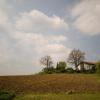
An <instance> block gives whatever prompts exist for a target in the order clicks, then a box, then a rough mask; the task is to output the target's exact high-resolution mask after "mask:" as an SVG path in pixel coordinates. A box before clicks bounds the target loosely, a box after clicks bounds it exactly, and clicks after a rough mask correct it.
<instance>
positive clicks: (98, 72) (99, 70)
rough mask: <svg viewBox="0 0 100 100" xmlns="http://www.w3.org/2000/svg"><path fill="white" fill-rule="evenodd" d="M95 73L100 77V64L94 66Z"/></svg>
mask: <svg viewBox="0 0 100 100" xmlns="http://www.w3.org/2000/svg"><path fill="white" fill-rule="evenodd" d="M96 72H97V74H99V75H100V62H98V63H97V64H96Z"/></svg>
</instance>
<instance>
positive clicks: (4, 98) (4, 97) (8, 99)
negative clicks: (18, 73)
mask: <svg viewBox="0 0 100 100" xmlns="http://www.w3.org/2000/svg"><path fill="white" fill-rule="evenodd" d="M14 97H15V94H14V93H12V92H8V91H2V90H1V91H0V100H13V98H14Z"/></svg>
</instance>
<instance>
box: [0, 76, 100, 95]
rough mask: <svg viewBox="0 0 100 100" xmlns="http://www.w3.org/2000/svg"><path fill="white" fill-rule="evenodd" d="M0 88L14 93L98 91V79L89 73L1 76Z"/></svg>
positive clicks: (99, 89)
mask: <svg viewBox="0 0 100 100" xmlns="http://www.w3.org/2000/svg"><path fill="white" fill-rule="evenodd" d="M0 89H1V90H10V91H15V92H16V93H20V92H21V93H23V92H24V93H27V92H30V93H31V92H33V93H47V92H54V93H55V92H68V91H74V92H100V81H99V78H98V77H97V76H95V75H89V74H88V75H86V74H47V75H31V76H5V77H3V76H2V77H0Z"/></svg>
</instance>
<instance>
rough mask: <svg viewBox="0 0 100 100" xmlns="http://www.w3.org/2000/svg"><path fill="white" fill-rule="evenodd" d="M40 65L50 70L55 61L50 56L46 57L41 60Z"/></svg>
mask: <svg viewBox="0 0 100 100" xmlns="http://www.w3.org/2000/svg"><path fill="white" fill-rule="evenodd" d="M40 63H41V64H42V65H44V66H46V68H47V69H48V68H50V67H52V64H53V61H52V58H51V57H50V56H48V55H47V56H44V57H42V58H41V59H40Z"/></svg>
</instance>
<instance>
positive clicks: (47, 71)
mask: <svg viewBox="0 0 100 100" xmlns="http://www.w3.org/2000/svg"><path fill="white" fill-rule="evenodd" d="M43 72H44V73H47V74H52V73H54V72H55V69H54V67H49V68H44V69H43Z"/></svg>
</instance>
